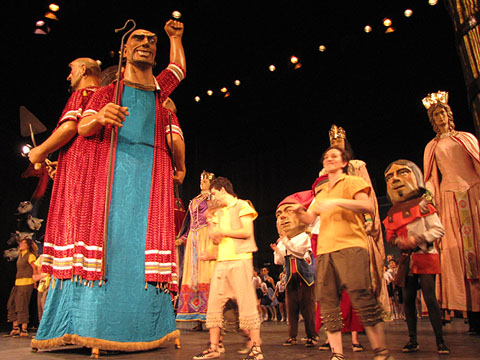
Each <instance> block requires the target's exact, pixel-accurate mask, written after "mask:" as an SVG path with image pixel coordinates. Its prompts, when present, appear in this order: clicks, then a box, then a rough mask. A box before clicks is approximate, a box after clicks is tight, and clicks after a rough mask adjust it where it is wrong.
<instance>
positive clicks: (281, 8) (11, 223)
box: [0, 0, 474, 307]
mask: <svg viewBox="0 0 480 360" xmlns="http://www.w3.org/2000/svg"><path fill="white" fill-rule="evenodd" d="M58 3H59V4H60V6H61V10H60V12H59V13H58V17H59V21H58V22H52V23H50V27H51V32H50V33H49V35H48V36H39V35H34V34H33V30H34V28H35V22H36V21H37V20H38V19H41V18H42V16H43V14H44V13H45V11H46V8H47V6H48V2H47V1H27V0H16V1H15V2H13V3H12V4H10V5H8V4H3V5H2V6H4V13H3V19H2V23H1V28H0V29H1V32H0V36H1V37H0V39H1V43H0V45H1V47H2V64H3V65H2V67H1V70H0V71H1V79H2V90H1V91H2V96H1V99H2V100H1V110H2V111H1V112H0V117H1V119H0V136H1V137H2V141H0V146H1V147H0V153H1V154H2V164H3V171H2V172H3V174H2V180H3V181H2V186H3V192H2V194H3V196H2V205H1V207H0V209H1V210H0V211H1V213H0V216H1V219H2V222H1V227H0V236H1V237H3V239H4V241H1V242H0V243H1V244H2V245H1V246H0V249H1V250H3V249H4V248H5V247H6V240H7V239H8V236H9V233H10V232H11V231H14V230H15V216H14V213H15V209H16V206H17V204H18V203H19V202H20V201H22V200H28V199H29V198H30V196H31V194H32V192H33V190H34V188H35V186H36V180H35V179H21V178H20V174H21V173H22V172H23V171H24V170H25V169H26V168H27V165H28V163H27V161H26V160H25V159H24V158H22V157H21V156H20V155H19V148H20V146H21V145H22V144H23V143H25V142H28V141H29V139H28V138H22V137H21V136H20V130H19V107H20V106H21V105H24V106H26V107H27V108H28V109H29V110H30V111H32V112H33V113H34V114H35V115H36V116H37V117H38V118H39V119H40V120H41V121H42V122H43V123H44V124H45V125H46V126H47V128H48V132H47V133H45V134H41V135H38V136H37V142H41V141H42V140H43V139H45V138H46V136H48V135H49V134H50V132H51V131H52V130H53V129H54V128H55V125H56V122H57V121H58V118H59V116H60V114H61V111H62V109H63V106H64V105H65V103H66V101H67V99H68V96H69V94H68V92H67V87H68V83H67V81H66V80H65V79H66V77H67V76H68V73H69V68H68V63H69V62H70V61H72V60H73V59H75V58H77V57H91V58H94V59H99V60H101V61H102V63H103V65H102V68H107V67H108V66H111V65H115V64H116V63H117V61H118V59H117V57H116V56H112V55H114V54H117V52H118V49H119V47H120V35H118V34H115V33H114V29H115V28H119V27H121V26H123V24H124V22H125V21H126V20H127V19H128V18H133V19H134V20H136V21H137V23H138V25H139V27H145V28H148V29H154V30H157V31H159V35H160V36H159V38H160V40H159V44H158V54H157V63H158V67H157V69H156V73H157V72H159V71H160V70H161V69H163V68H164V67H165V66H166V65H167V63H168V50H169V43H168V39H167V36H166V35H165V33H164V32H163V26H164V24H165V22H166V21H167V20H168V19H169V17H170V14H171V12H172V11H173V10H179V11H181V12H182V14H183V17H182V20H183V21H184V23H185V34H184V46H185V51H186V56H187V78H186V80H185V81H184V82H182V83H181V84H180V86H179V87H178V89H177V90H176V91H175V92H174V93H173V94H172V99H173V100H174V101H175V103H176V105H177V107H178V116H179V119H180V122H181V126H182V128H183V131H184V135H185V141H186V146H187V177H186V178H185V182H184V184H183V186H182V187H181V197H182V199H183V201H184V202H185V204H188V201H189V200H190V199H191V198H193V197H194V196H195V195H196V194H197V193H198V191H199V175H200V173H201V171H202V170H203V169H206V170H208V171H211V172H214V173H215V174H216V175H218V176H226V177H228V178H229V179H231V180H232V182H233V184H234V186H235V190H236V192H237V193H238V195H239V197H240V198H246V199H250V200H251V201H252V202H253V203H254V205H255V207H256V209H257V210H258V212H259V217H258V219H257V220H256V223H255V224H256V238H257V242H258V244H259V247H260V251H259V253H258V254H257V255H256V257H255V262H256V265H258V266H260V265H262V264H264V263H270V262H271V261H272V256H271V251H270V249H269V247H268V244H269V243H270V242H273V241H274V240H276V230H275V225H274V211H275V207H276V204H277V203H278V202H279V201H280V200H282V199H283V198H284V197H285V196H287V195H289V194H291V193H293V192H296V191H301V190H305V189H308V188H310V186H311V184H312V182H313V181H314V180H315V178H316V176H317V174H318V171H319V170H320V167H321V166H320V161H319V158H320V155H321V153H322V152H323V150H324V149H325V148H327V147H328V145H329V140H328V131H329V129H330V126H331V124H332V123H335V124H337V125H339V126H342V127H344V128H345V130H346V131H347V136H348V139H349V141H350V143H351V144H352V146H353V149H354V151H355V155H356V157H357V158H358V159H361V160H364V161H366V162H367V166H368V169H369V172H370V175H371V178H372V181H373V183H374V186H375V190H376V192H377V195H378V196H379V198H380V200H381V203H384V202H385V200H384V198H383V196H384V195H385V185H384V181H383V176H382V175H383V170H384V169H385V167H386V166H387V165H388V164H389V163H390V162H391V161H393V160H396V159H398V158H406V159H410V160H413V161H415V162H416V163H417V164H419V165H420V166H421V165H422V162H423V150H424V147H425V145H426V143H427V142H428V141H429V140H430V139H431V138H432V137H433V135H434V133H433V131H432V129H431V126H430V123H429V122H428V118H427V115H426V111H425V109H424V108H423V106H422V104H421V99H422V98H423V97H424V96H425V95H426V94H427V93H429V92H433V91H437V90H447V91H449V92H450V105H451V106H452V109H453V112H454V115H455V120H456V127H457V129H459V130H465V131H469V132H473V131H474V130H473V129H474V126H473V122H472V116H471V114H470V112H469V109H468V101H467V96H466V90H465V83H464V78H463V73H462V69H461V65H460V62H459V58H458V54H457V50H456V45H455V36H454V31H453V26H452V22H451V19H450V17H449V15H448V13H447V11H446V7H445V5H444V4H443V3H442V2H441V1H440V2H439V4H438V5H436V6H429V5H428V4H427V0H416V1H403V0H369V1H362V2H360V1H303V0H297V1H289V2H287V1H258V0H257V1H251V2H250V1H209V0H203V1H200V0H192V1H158V0H157V1H146V0H137V1H131V2H129V3H128V4H127V5H126V4H125V1H90V0H83V1H82V0H69V1H59V2H58ZM408 7H410V8H411V9H413V16H412V17H411V18H405V17H404V16H403V12H404V10H405V9H406V8H408ZM385 16H388V17H390V18H391V19H392V20H393V26H395V27H396V31H395V32H394V33H391V34H385V33H384V31H385V28H384V27H383V25H382V24H381V22H382V19H383V18H384V17H385ZM367 24H369V25H371V26H372V27H373V32H372V33H370V34H366V33H364V32H363V27H364V26H365V25H367ZM321 44H324V45H326V46H327V51H326V52H324V53H321V52H319V51H318V47H319V45H321ZM291 55H296V56H298V57H299V58H300V62H301V64H302V67H301V68H300V69H298V70H294V69H293V65H292V64H291V63H290V62H289V59H290V56H291ZM270 64H275V66H276V67H277V71H275V72H273V73H272V72H270V71H268V66H269V65H270ZM236 79H239V80H240V81H241V85H240V86H238V87H237V86H234V85H233V82H234V80H236ZM223 86H226V87H227V88H228V89H229V91H230V96H229V97H228V98H224V97H223V94H221V93H220V92H219V89H220V88H221V87H223ZM208 89H211V90H213V91H214V95H213V96H212V97H208V96H207V95H206V91H207V90H208ZM197 95H198V96H200V97H201V101H200V102H199V103H197V102H195V101H194V97H195V96H197ZM385 208H388V205H385V207H384V208H383V209H385ZM0 263H1V268H2V271H0V286H1V287H2V296H1V299H0V300H2V301H1V302H0V306H3V307H4V305H3V304H5V302H6V298H7V297H8V292H9V289H10V287H11V285H12V283H13V277H14V273H15V270H14V264H12V263H6V262H5V261H4V260H0ZM272 269H273V268H272ZM273 270H275V269H273Z"/></svg>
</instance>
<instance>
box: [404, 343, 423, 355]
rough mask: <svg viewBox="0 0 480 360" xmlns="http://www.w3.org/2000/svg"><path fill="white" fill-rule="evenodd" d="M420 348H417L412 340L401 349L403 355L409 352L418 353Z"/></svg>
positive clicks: (416, 344)
mask: <svg viewBox="0 0 480 360" xmlns="http://www.w3.org/2000/svg"><path fill="white" fill-rule="evenodd" d="M418 349H420V347H419V346H418V343H417V342H416V341H414V340H410V341H409V342H408V343H407V345H405V346H404V347H403V349H402V352H404V353H409V352H415V351H418Z"/></svg>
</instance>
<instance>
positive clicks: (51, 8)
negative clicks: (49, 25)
mask: <svg viewBox="0 0 480 360" xmlns="http://www.w3.org/2000/svg"><path fill="white" fill-rule="evenodd" d="M48 8H49V9H50V10H51V11H53V12H56V11H58V10H60V6H58V5H57V4H54V3H51V4H50V5H48Z"/></svg>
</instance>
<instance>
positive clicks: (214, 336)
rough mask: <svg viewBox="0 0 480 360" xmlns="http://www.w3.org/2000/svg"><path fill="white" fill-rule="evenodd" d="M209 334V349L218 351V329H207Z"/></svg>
mask: <svg viewBox="0 0 480 360" xmlns="http://www.w3.org/2000/svg"><path fill="white" fill-rule="evenodd" d="M208 332H209V334H210V348H211V349H212V350H215V351H218V343H219V341H220V327H213V328H210V329H208Z"/></svg>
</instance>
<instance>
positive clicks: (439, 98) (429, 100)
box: [422, 91, 448, 110]
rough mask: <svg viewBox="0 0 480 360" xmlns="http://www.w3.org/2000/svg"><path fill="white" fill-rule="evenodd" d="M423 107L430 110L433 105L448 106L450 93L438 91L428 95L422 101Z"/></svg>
mask: <svg viewBox="0 0 480 360" xmlns="http://www.w3.org/2000/svg"><path fill="white" fill-rule="evenodd" d="M422 103H423V106H425V109H427V110H428V109H430V108H431V107H432V105H435V104H438V103H442V104H445V105H447V104H448V92H447V91H438V92H436V93H431V94H428V95H427V96H426V97H424V98H423V100H422Z"/></svg>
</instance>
